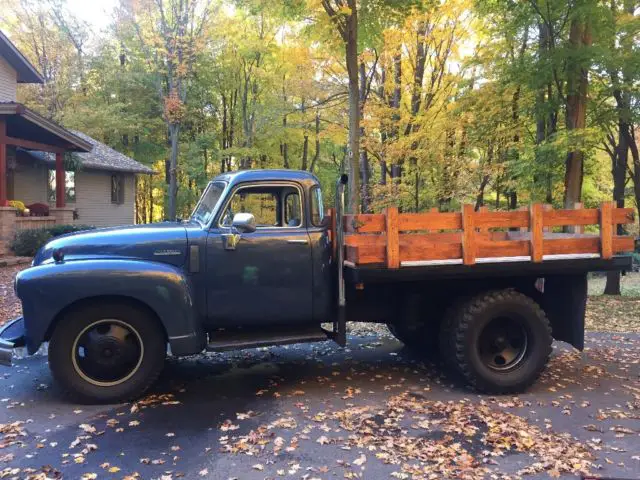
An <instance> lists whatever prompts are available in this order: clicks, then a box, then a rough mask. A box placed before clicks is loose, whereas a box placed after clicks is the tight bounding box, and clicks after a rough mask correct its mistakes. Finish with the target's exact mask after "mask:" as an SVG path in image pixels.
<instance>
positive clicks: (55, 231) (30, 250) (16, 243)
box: [11, 225, 95, 257]
mask: <svg viewBox="0 0 640 480" xmlns="http://www.w3.org/2000/svg"><path fill="white" fill-rule="evenodd" d="M94 228H95V227H93V226H91V225H55V226H53V227H50V228H41V229H37V230H21V231H19V232H16V235H15V237H14V238H13V241H12V242H11V250H13V253H15V254H16V255H18V256H20V257H33V256H34V255H35V254H36V252H37V251H38V249H39V248H40V247H42V246H43V245H44V244H45V243H47V242H48V241H49V240H51V239H52V238H54V237H59V236H60V235H64V234H66V233H73V232H80V231H83V230H92V229H94Z"/></svg>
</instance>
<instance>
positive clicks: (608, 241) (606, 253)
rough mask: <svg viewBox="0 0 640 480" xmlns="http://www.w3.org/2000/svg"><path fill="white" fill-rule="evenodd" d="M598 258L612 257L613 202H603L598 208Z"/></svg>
mask: <svg viewBox="0 0 640 480" xmlns="http://www.w3.org/2000/svg"><path fill="white" fill-rule="evenodd" d="M600 256H601V257H602V258H604V259H609V258H611V257H613V202H603V203H602V205H601V206H600Z"/></svg>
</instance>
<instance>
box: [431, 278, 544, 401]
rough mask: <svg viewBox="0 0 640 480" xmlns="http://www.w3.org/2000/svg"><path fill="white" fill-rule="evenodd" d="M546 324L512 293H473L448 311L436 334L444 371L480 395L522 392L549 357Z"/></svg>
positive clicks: (537, 308)
mask: <svg viewBox="0 0 640 480" xmlns="http://www.w3.org/2000/svg"><path fill="white" fill-rule="evenodd" d="M552 342H553V337H552V336H551V326H550V324H549V320H548V319H547V316H546V315H545V313H544V311H543V310H542V308H540V306H539V305H538V304H537V303H536V302H535V301H534V300H533V299H531V298H530V297H528V296H526V295H524V294H522V293H520V292H517V291H515V290H499V291H493V292H487V293H483V294H480V295H477V296H475V297H473V298H471V299H469V300H466V301H465V302H462V303H461V304H460V305H459V306H457V307H453V308H451V309H450V310H449V311H448V313H447V315H446V317H445V319H444V320H443V324H442V327H441V330H440V350H441V352H442V355H443V357H444V359H445V361H446V363H447V364H448V365H449V367H450V368H451V369H452V370H453V371H454V373H457V374H459V375H461V376H462V377H463V378H464V379H465V380H466V382H468V383H469V384H470V385H471V386H472V387H473V388H475V389H476V390H478V391H481V392H484V393H491V394H508V393H516V392H522V391H524V390H526V389H527V388H528V387H529V386H530V385H531V384H533V383H534V382H535V381H536V380H537V379H538V377H539V376H540V373H541V372H542V370H543V369H544V367H545V366H546V364H547V362H548V361H549V356H550V355H551V344H552Z"/></svg>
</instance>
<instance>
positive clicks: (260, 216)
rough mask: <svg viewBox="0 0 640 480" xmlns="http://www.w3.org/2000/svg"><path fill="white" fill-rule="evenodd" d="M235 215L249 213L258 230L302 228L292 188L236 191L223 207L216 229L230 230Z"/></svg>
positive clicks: (296, 194)
mask: <svg viewBox="0 0 640 480" xmlns="http://www.w3.org/2000/svg"><path fill="white" fill-rule="evenodd" d="M236 213H250V214H252V215H253V216H254V217H255V219H256V226H257V227H258V228H266V227H290V228H291V227H299V226H301V225H302V199H301V198H300V193H299V191H298V190H297V189H296V188H294V187H285V186H269V185H265V186H259V185H256V186H255V187H246V188H241V189H239V190H236V191H235V193H234V194H233V197H231V200H230V201H229V203H228V204H227V206H226V208H225V210H224V213H223V215H222V217H221V220H220V225H221V226H223V227H230V226H231V225H232V224H233V216H234V215H235V214H236Z"/></svg>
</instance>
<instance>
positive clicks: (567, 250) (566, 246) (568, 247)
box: [543, 236, 600, 255]
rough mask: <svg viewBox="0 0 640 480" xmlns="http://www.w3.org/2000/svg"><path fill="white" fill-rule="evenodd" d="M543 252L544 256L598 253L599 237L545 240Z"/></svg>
mask: <svg viewBox="0 0 640 480" xmlns="http://www.w3.org/2000/svg"><path fill="white" fill-rule="evenodd" d="M543 252H544V254H545V255H560V254H573V253H600V237H596V236H593V237H576V238H553V239H545V241H544V246H543Z"/></svg>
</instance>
